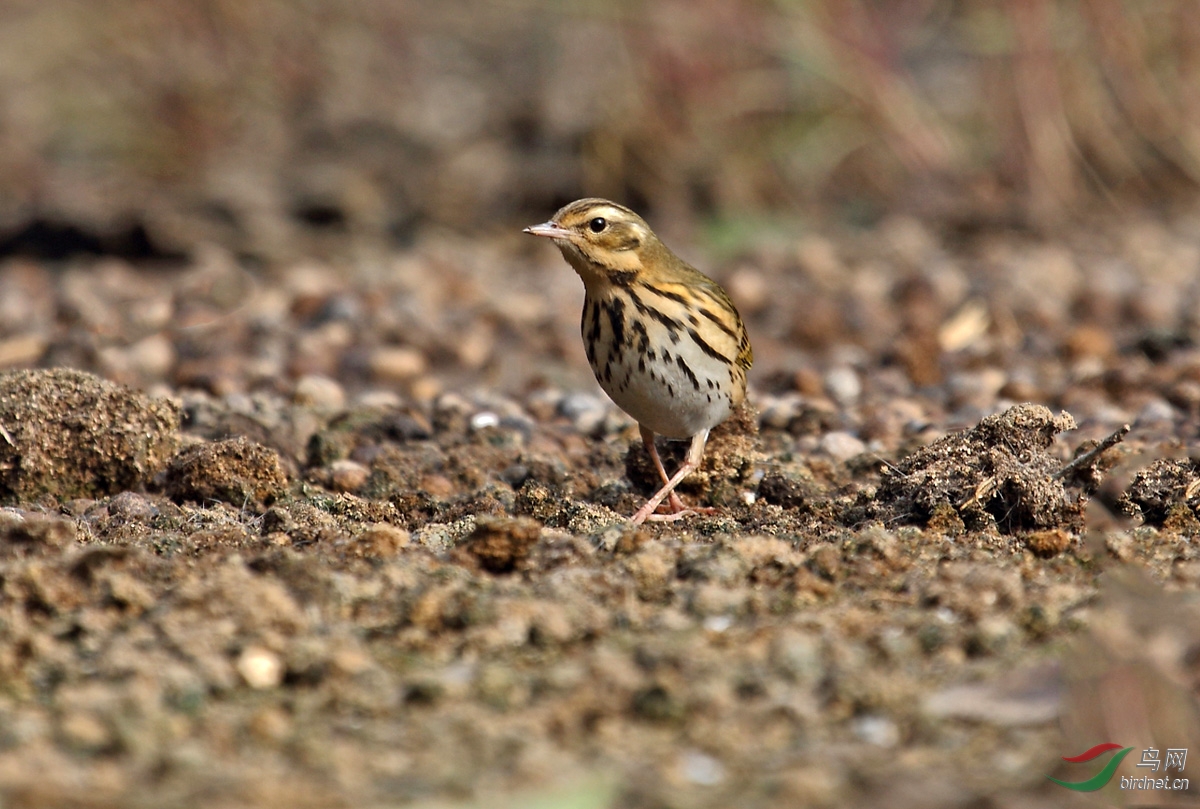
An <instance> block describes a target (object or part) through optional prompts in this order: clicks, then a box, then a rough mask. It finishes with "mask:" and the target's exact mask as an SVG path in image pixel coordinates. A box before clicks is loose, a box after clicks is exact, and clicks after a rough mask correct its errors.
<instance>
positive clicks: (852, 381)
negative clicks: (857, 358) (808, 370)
mask: <svg viewBox="0 0 1200 809" xmlns="http://www.w3.org/2000/svg"><path fill="white" fill-rule="evenodd" d="M825 390H827V391H828V392H829V395H830V396H831V397H832V398H833V400H834V401H835V402H837V403H838V404H839V405H841V406H842V407H849V406H850V405H852V404H854V403H855V402H857V401H858V397H859V396H861V395H862V380H861V379H859V376H858V373H857V372H856V371H855V370H854V369H853V368H850V367H847V366H845V365H843V366H840V367H838V368H833V369H831V370H830V371H829V372H828V373H826V374H825Z"/></svg>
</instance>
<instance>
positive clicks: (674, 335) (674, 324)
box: [629, 289, 683, 343]
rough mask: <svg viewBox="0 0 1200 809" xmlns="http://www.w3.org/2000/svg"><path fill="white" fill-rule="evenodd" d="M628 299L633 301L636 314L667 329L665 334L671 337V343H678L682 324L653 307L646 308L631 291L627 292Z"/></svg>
mask: <svg viewBox="0 0 1200 809" xmlns="http://www.w3.org/2000/svg"><path fill="white" fill-rule="evenodd" d="M629 297H630V299H632V300H633V305H634V306H635V307H637V310H638V312H640V313H641V314H643V315H649V316H650V317H652V318H654V319H655V320H657V321H658V322H659V323H661V324H663V325H664V326H666V328H667V333H668V334H669V335H670V337H671V342H672V343H678V342H679V332H680V330H681V329H683V323H682V322H680V321H678V320H676V319H675V318H673V317H671V316H670V315H668V314H667V313H666V312H661V311H659V310H658V309H655V308H654V307H653V306H647V305H646V303H645V302H644V301H643V300H642V299H641V298H640V297H638V295H637V293H636V292H634V291H633V290H632V289H631V290H630V291H629Z"/></svg>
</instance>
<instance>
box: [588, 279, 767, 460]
mask: <svg viewBox="0 0 1200 809" xmlns="http://www.w3.org/2000/svg"><path fill="white" fill-rule="evenodd" d="M607 293H608V294H606V295H592V294H588V295H587V297H586V299H585V302H584V308H583V318H582V322H581V330H582V333H583V342H584V346H585V349H586V351H587V356H588V362H589V363H590V364H591V366H592V370H593V372H594V373H595V375H596V380H597V381H598V382H599V383H600V387H602V388H603V389H604V391H605V393H607V394H608V395H609V397H610V398H612V400H613V401H614V402H616V404H617V406H618V407H620V408H621V409H622V410H624V411H625V412H626V413H628V414H629V415H631V416H632V417H633V418H635V419H637V421H638V422H639V423H640V424H642V425H643V426H645V427H647V428H649V429H651V430H653V431H654V432H655V433H659V434H661V435H665V436H668V437H672V438H688V437H690V436H693V435H695V434H696V433H699V432H700V431H702V430H705V429H709V428H712V427H714V426H716V425H717V424H719V423H721V422H722V421H724V420H725V419H726V418H728V417H729V415H730V414H731V413H732V412H733V410H734V409H735V408H736V407H737V405H739V404H740V403H741V401H742V399H743V397H744V395H745V388H746V378H745V371H744V370H743V369H742V368H741V367H740V366H739V365H738V364H737V362H736V357H737V344H736V340H735V339H731V336H730V335H728V334H725V333H724V332H723V331H721V330H720V329H718V328H716V327H715V325H713V324H712V323H706V322H705V318H704V317H703V316H701V315H697V314H696V312H695V311H692V309H693V306H692V303H691V302H689V300H688V296H687V295H685V294H680V293H678V292H676V291H674V290H670V289H666V288H656V287H653V286H646V285H640V284H632V285H630V286H628V287H614V288H611V289H609V290H608V291H607Z"/></svg>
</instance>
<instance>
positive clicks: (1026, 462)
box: [878, 405, 1079, 533]
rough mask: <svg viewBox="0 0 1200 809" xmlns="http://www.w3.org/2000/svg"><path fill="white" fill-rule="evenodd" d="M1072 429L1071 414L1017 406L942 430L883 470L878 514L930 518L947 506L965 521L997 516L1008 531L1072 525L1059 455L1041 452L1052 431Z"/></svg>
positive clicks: (893, 519)
mask: <svg viewBox="0 0 1200 809" xmlns="http://www.w3.org/2000/svg"><path fill="white" fill-rule="evenodd" d="M1073 429H1075V420H1074V419H1073V418H1071V416H1070V414H1068V413H1065V412H1064V413H1062V414H1060V415H1059V416H1055V415H1054V414H1053V413H1051V412H1050V410H1049V409H1048V408H1045V407H1042V406H1041V405H1016V406H1015V407H1011V408H1009V409H1008V410H1006V411H1005V412H1003V413H1000V414H998V415H995V416H988V417H987V418H985V419H983V420H982V421H980V422H979V424H978V425H977V426H975V427H973V428H971V429H969V430H965V431H963V432H961V433H956V434H954V435H949V436H946V437H945V438H942V439H940V440H938V441H936V442H934V443H933V444H931V445H929V446H928V447H925V448H923V449H921V450H918V451H917V452H915V453H913V454H912V455H910V456H909V457H907V458H905V459H904V460H903V461H901V462H900V463H899V464H897V465H895V466H894V467H888V468H886V469H885V471H884V476H883V482H882V484H881V485H880V487H879V492H878V505H879V506H880V508H881V512H880V516H882V517H883V518H884V519H885V520H886V521H888V522H889V523H910V524H917V525H923V524H927V523H928V522H929V521H930V519H931V518H932V517H934V516H935V515H936V514H937V511H938V508H939V507H942V508H945V507H947V506H949V507H950V508H952V509H954V511H955V512H956V513H957V514H958V515H959V516H960V517H961V518H962V520H963V522H964V524H965V525H966V526H967V527H968V528H982V527H985V526H987V525H988V524H989V523H991V522H993V521H994V522H995V524H996V526H997V527H998V528H999V529H1000V531H1002V532H1004V533H1012V532H1015V531H1022V530H1037V529H1046V528H1056V527H1060V526H1071V525H1074V524H1075V523H1076V521H1077V520H1078V517H1079V508H1078V505H1077V504H1076V503H1074V502H1072V501H1071V500H1070V499H1069V498H1068V497H1067V492H1066V489H1065V488H1064V487H1063V485H1062V483H1061V482H1060V481H1059V480H1057V479H1056V478H1055V477H1054V475H1055V473H1056V472H1057V471H1058V470H1059V469H1060V468H1061V466H1062V464H1061V462H1060V461H1059V460H1058V459H1057V458H1055V457H1053V456H1052V455H1050V454H1049V453H1047V452H1046V450H1047V449H1049V447H1050V446H1051V444H1052V443H1053V442H1054V436H1055V435H1057V434H1058V433H1060V432H1062V431H1064V430H1073Z"/></svg>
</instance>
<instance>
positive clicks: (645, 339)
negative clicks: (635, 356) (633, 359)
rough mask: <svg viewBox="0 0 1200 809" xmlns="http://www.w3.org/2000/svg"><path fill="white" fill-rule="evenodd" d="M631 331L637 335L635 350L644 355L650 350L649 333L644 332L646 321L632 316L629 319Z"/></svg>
mask: <svg viewBox="0 0 1200 809" xmlns="http://www.w3.org/2000/svg"><path fill="white" fill-rule="evenodd" d="M631 326H632V328H633V333H634V334H636V335H637V338H638V342H637V351H638V353H639V354H641V355H643V356H644V355H645V354H646V352H647V351H649V350H650V335H649V334H648V333H647V332H646V323H645V321H643V320H642V319H641V318H634V319H633V321H631Z"/></svg>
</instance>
